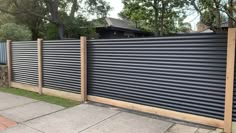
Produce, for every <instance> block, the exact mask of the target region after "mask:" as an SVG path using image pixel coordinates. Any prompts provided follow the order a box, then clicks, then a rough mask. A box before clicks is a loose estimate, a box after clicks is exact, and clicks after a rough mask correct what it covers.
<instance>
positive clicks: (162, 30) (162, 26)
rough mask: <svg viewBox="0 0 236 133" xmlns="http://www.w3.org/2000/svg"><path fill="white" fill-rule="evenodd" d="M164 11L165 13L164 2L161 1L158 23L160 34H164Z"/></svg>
mask: <svg viewBox="0 0 236 133" xmlns="http://www.w3.org/2000/svg"><path fill="white" fill-rule="evenodd" d="M164 13H165V3H164V1H162V2H161V20H160V22H161V25H160V28H161V30H160V36H163V35H164Z"/></svg>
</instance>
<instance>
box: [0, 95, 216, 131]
mask: <svg viewBox="0 0 236 133" xmlns="http://www.w3.org/2000/svg"><path fill="white" fill-rule="evenodd" d="M7 103H8V104H7ZM1 117H2V118H4V119H7V120H8V121H11V122H13V123H14V122H16V124H12V125H10V126H9V127H8V126H6V125H4V122H2V124H1ZM1 125H3V126H5V128H4V130H2V131H0V132H1V133H210V132H212V133H213V132H216V131H211V130H209V129H203V128H199V127H198V126H197V125H194V126H186V125H183V124H181V125H180V124H175V123H174V122H171V121H169V120H165V119H161V120H160V119H157V118H155V117H149V116H146V115H139V114H136V113H132V112H127V111H125V110H122V109H117V108H112V107H109V106H108V107H103V106H98V105H94V104H81V105H79V106H76V107H73V108H69V109H64V108H63V107H60V106H57V105H53V104H48V103H45V102H40V101H37V100H32V99H28V98H24V97H20V96H15V95H11V94H7V93H0V128H1Z"/></svg>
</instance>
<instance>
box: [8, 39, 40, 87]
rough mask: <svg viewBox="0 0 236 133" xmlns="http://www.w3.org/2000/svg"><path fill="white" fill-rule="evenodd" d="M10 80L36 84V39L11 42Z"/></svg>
mask: <svg viewBox="0 0 236 133" xmlns="http://www.w3.org/2000/svg"><path fill="white" fill-rule="evenodd" d="M11 51H12V62H11V63H12V81H14V82H17V83H24V84H29V85H35V86H37V85H38V55H37V42H36V41H22V42H12V44H11Z"/></svg>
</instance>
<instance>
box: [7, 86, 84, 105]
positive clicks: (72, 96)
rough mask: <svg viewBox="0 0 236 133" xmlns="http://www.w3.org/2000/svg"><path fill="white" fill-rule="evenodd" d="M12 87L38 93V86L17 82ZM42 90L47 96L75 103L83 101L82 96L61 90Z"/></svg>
mask: <svg viewBox="0 0 236 133" xmlns="http://www.w3.org/2000/svg"><path fill="white" fill-rule="evenodd" d="M11 87H14V88H19V89H23V90H28V91H33V92H38V87H37V86H32V85H26V84H21V83H16V82H11ZM42 90H43V94H46V95H50V96H56V97H61V98H65V99H70V100H74V101H81V100H82V99H81V95H80V94H76V93H70V92H65V91H59V90H54V89H48V88H43V89H42Z"/></svg>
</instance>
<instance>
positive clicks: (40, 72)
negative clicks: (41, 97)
mask: <svg viewBox="0 0 236 133" xmlns="http://www.w3.org/2000/svg"><path fill="white" fill-rule="evenodd" d="M42 43H43V39H38V41H37V47H38V91H39V94H42V93H43V89H42V88H43V74H42V73H43V71H42Z"/></svg>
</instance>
